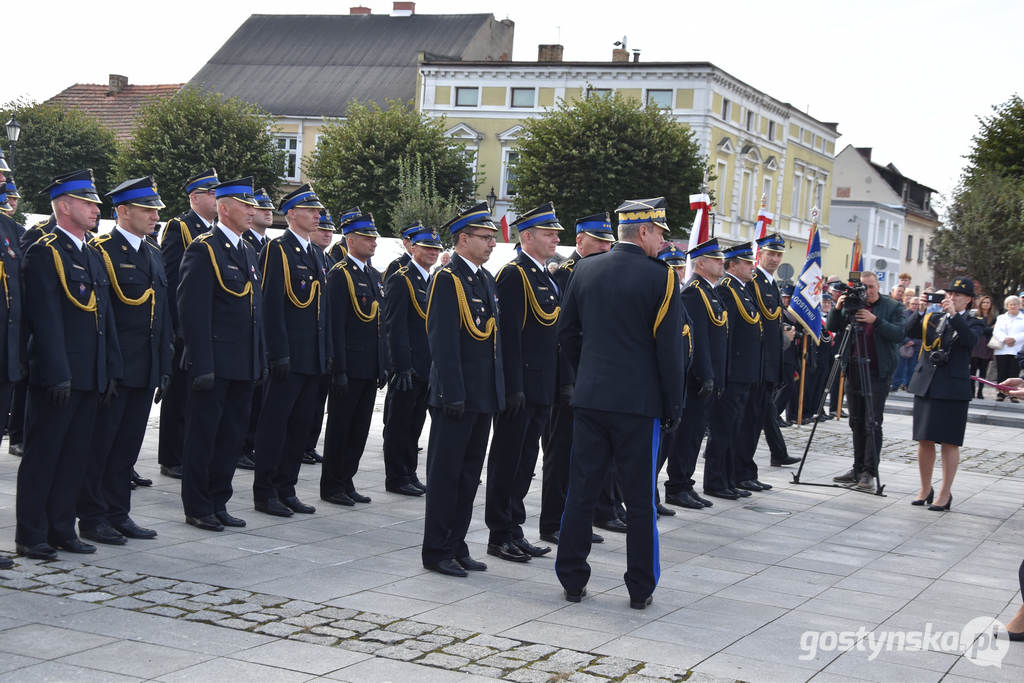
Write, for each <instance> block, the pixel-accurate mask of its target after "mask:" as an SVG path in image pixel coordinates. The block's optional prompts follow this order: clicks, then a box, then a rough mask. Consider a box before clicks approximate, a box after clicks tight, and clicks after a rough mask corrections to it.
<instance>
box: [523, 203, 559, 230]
mask: <svg viewBox="0 0 1024 683" xmlns="http://www.w3.org/2000/svg"><path fill="white" fill-rule="evenodd" d="M512 227H514V228H515V229H516V230H518V231H519V232H522V231H523V230H529V229H530V228H539V229H541V230H561V229H562V225H561V224H560V223H559V222H558V217H557V216H556V215H555V205H554V204H552V203H551V202H544V203H543V204H541V205H540V206H538V207H537V208H536V209H530V210H529V211H527V212H526V213H524V214H523V215H522V216H520V217H519V218H517V219H515V220H514V221H512Z"/></svg>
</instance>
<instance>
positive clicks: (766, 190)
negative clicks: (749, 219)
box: [755, 176, 773, 218]
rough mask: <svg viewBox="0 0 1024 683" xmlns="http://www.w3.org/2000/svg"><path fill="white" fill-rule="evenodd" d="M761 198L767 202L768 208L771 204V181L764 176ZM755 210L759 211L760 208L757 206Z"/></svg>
mask: <svg viewBox="0 0 1024 683" xmlns="http://www.w3.org/2000/svg"><path fill="white" fill-rule="evenodd" d="M761 196H762V197H764V199H765V202H767V204H768V206H769V207H770V206H772V204H773V202H772V179H771V176H765V177H764V180H763V181H762V182H761ZM757 208H758V210H759V211H760V210H761V207H760V206H758V207H757ZM756 217H757V216H755V218H756Z"/></svg>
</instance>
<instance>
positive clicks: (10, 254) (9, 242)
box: [4, 237, 15, 258]
mask: <svg viewBox="0 0 1024 683" xmlns="http://www.w3.org/2000/svg"><path fill="white" fill-rule="evenodd" d="M4 246H5V247H7V255H8V256H10V257H11V258H14V257H15V253H14V250H13V249H11V241H10V240H9V239H7V238H6V237H5V238H4Z"/></svg>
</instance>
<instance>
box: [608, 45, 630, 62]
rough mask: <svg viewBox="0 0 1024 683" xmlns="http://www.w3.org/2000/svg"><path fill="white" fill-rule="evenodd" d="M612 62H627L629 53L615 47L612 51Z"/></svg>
mask: <svg viewBox="0 0 1024 683" xmlns="http://www.w3.org/2000/svg"><path fill="white" fill-rule="evenodd" d="M612 61H613V62H628V61H629V53H628V52H627V51H625V50H623V49H622V48H621V47H617V48H615V49H614V50H612Z"/></svg>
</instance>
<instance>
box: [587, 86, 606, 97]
mask: <svg viewBox="0 0 1024 683" xmlns="http://www.w3.org/2000/svg"><path fill="white" fill-rule="evenodd" d="M611 96H612V89H611V88H587V97H611Z"/></svg>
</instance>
